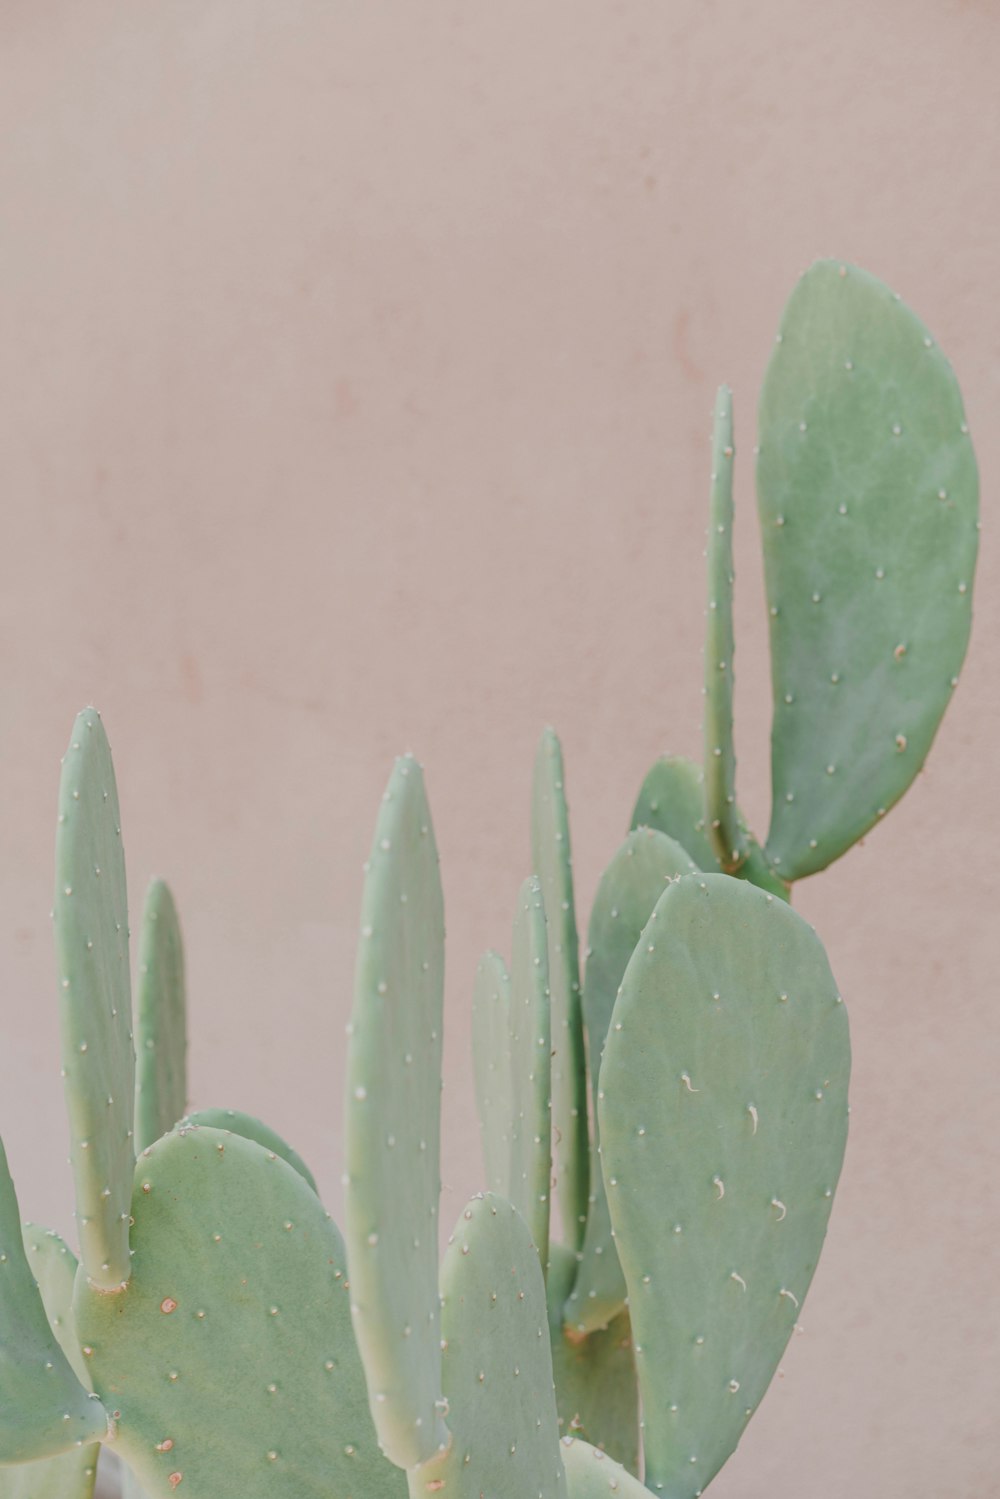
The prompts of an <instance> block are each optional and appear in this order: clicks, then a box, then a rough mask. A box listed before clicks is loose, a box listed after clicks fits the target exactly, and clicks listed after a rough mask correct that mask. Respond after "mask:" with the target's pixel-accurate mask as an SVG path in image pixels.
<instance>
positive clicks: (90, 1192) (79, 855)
mask: <svg viewBox="0 0 1000 1499" xmlns="http://www.w3.org/2000/svg"><path fill="white" fill-rule="evenodd" d="M53 920H54V926H55V942H56V959H57V963H58V971H59V1026H60V1035H61V1042H62V1065H63V1077H64V1087H65V1094H66V1107H67V1111H68V1113H69V1132H70V1163H71V1165H72V1168H73V1180H74V1184H75V1187H76V1215H77V1223H78V1227H79V1233H80V1252H81V1259H82V1261H83V1268H84V1271H85V1272H86V1274H87V1276H88V1277H89V1278H90V1280H92V1281H93V1283H94V1284H95V1285H96V1286H99V1287H100V1288H102V1289H103V1290H108V1291H110V1290H115V1289H117V1288H118V1287H119V1286H121V1285H122V1284H124V1282H125V1281H126V1280H127V1279H128V1274H129V1256H128V1209H129V1199H130V1197H131V1193H132V1169H133V1164H134V1160H135V1154H134V1148H133V1138H132V1128H133V1126H132V1120H133V1109H134V1101H135V1100H134V1094H135V1056H134V1053H133V1050H132V991H131V985H130V981H129V956H128V903H127V899H126V893H125V857H124V853H123V850H122V838H121V824H120V821H119V813H118V792H117V789H116V787H115V773H114V768H113V766H112V764H111V750H110V747H109V745H108V740H107V736H106V734H105V732H104V727H103V725H102V723H101V720H100V717H99V715H98V713H97V712H96V710H95V709H93V708H87V709H85V710H84V712H83V713H81V714H80V715H79V717H78V718H77V720H76V723H75V725H74V727H73V737H72V739H71V740H70V745H69V749H68V750H67V751H66V755H65V757H64V759H63V769H62V778H61V781H60V786H59V826H58V830H57V833H56V889H55V903H54V907H53Z"/></svg>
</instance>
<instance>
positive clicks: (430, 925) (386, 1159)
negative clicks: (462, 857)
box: [345, 755, 447, 1468]
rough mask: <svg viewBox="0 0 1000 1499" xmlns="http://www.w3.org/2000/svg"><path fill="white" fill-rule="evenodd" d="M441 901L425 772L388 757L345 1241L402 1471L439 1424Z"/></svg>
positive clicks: (363, 985)
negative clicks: (391, 764)
mask: <svg viewBox="0 0 1000 1499" xmlns="http://www.w3.org/2000/svg"><path fill="white" fill-rule="evenodd" d="M443 1003H444V902H443V898H442V894H441V879H440V875H439V873H438V856H437V848H436V846H435V843H434V833H433V830H432V827H431V814H430V809H429V807H428V805H427V798H426V796H425V794H424V782H423V775H422V773H421V770H420V766H419V765H418V764H417V762H416V760H414V759H413V758H412V756H409V755H408V756H406V757H404V758H403V759H401V760H397V762H396V767H395V769H394V771H393V773H392V776H391V778H390V780H389V785H388V788H387V790H386V793H385V796H384V798H383V801H382V807H381V809H380V811H379V816H378V821H377V824H376V829H375V841H374V844H373V846H372V853H371V860H370V862H369V864H368V867H367V874H366V877H365V889H364V898H363V901H362V915H361V943H360V947H359V950H358V964H357V975H356V981H355V991H354V1012H353V1015H352V1019H351V1038H350V1045H349V1047H348V1063H347V1118H346V1127H345V1136H346V1155H347V1177H346V1205H347V1220H346V1239H347V1251H348V1259H349V1262H350V1271H351V1308H352V1311H353V1313H354V1330H355V1333H356V1335H357V1339H358V1347H359V1348H360V1350H361V1357H362V1360H363V1362H364V1366H365V1374H366V1377H367V1380H368V1388H369V1391H370V1395H371V1401H372V1414H373V1416H374V1418H375V1425H376V1427H377V1429H378V1434H379V1440H380V1442H381V1443H382V1446H383V1447H384V1448H385V1451H386V1453H387V1454H388V1456H389V1457H390V1458H391V1459H392V1461H393V1462H394V1463H397V1464H398V1465H399V1466H400V1467H401V1468H413V1467H416V1466H417V1465H418V1464H419V1463H422V1462H425V1461H426V1460H427V1459H428V1458H429V1457H431V1456H432V1455H433V1454H434V1453H435V1452H437V1450H438V1448H439V1447H440V1446H441V1444H442V1443H443V1442H445V1441H446V1440H447V1433H446V1431H445V1427H444V1424H443V1422H442V1420H441V1416H440V1412H439V1405H440V1400H441V1346H440V1338H441V1334H440V1330H439V1324H440V1310H439V1305H438V1281H437V1269H438V1263H437V1261H438V1244H437V1241H438V1221H437V1213H438V1201H439V1198H440V1191H441V1177H440V1145H441V1023H442V1008H443Z"/></svg>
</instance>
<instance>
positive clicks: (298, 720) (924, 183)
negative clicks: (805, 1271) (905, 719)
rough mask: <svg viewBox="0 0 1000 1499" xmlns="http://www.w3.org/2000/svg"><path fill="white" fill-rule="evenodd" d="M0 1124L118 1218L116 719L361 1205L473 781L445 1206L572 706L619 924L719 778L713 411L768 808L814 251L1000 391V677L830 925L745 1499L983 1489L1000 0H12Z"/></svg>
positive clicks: (283, 1077) (987, 1422) (198, 1008)
mask: <svg viewBox="0 0 1000 1499" xmlns="http://www.w3.org/2000/svg"><path fill="white" fill-rule="evenodd" d="M0 35H2V43H0V215H2V219H3V229H2V245H3V249H2V256H3V267H4V269H3V275H2V280H0V301H2V310H0V326H2V329H3V333H2V338H0V381H2V387H3V388H2V395H0V432H2V438H0V442H2V448H0V452H2V468H3V477H4V492H5V495H6V509H5V516H6V525H5V530H4V545H3V586H2V588H0V650H2V662H3V678H2V680H3V687H2V690H0V755H2V761H0V763H2V772H3V774H2V796H0V838H2V844H3V848H4V860H3V866H2V876H0V878H2V881H3V886H2V910H3V912H4V920H3V932H2V936H3V941H2V945H0V963H2V965H3V994H4V999H3V1020H2V1026H3V1030H2V1034H3V1036H4V1044H3V1047H2V1049H0V1105H2V1120H0V1125H2V1129H3V1132H4V1136H5V1139H6V1141H7V1145H8V1150H9V1154H10V1158H11V1164H12V1168H13V1170H14V1172H15V1175H16V1179H17V1181H18V1183H19V1187H20V1192H21V1198H22V1206H23V1209H24V1211H25V1213H26V1214H28V1215H30V1216H32V1217H35V1218H38V1219H40V1220H42V1221H45V1222H49V1223H51V1224H53V1225H54V1226H57V1227H59V1228H61V1229H63V1230H64V1231H68V1230H69V1229H70V1224H71V1218H70V1208H71V1204H70V1193H71V1188H70V1182H69V1174H68V1170H67V1168H66V1166H65V1156H66V1143H65V1127H64V1120H63V1112H62V1100H61V1096H60V1085H59V1078H58V1061H57V1049H56V1037H55V1019H54V1011H55V1006H54V1002H53V991H54V976H53V962H52V957H51V950H50V935H49V929H48V911H49V905H50V886H51V851H52V837H53V827H54V815H55V798H56V787H57V780H58V770H59V756H60V754H61V752H62V749H63V747H64V745H65V742H66V740H67V738H68V735H69V730H70V726H71V723H72V719H73V715H74V713H75V712H76V710H77V709H78V708H79V707H81V706H82V705H83V704H84V703H85V702H86V701H89V700H92V701H94V702H96V703H97V704H98V705H99V706H100V707H101V709H102V711H103V713H104V717H105V722H106V724H107V726H108V730H109V733H110V735H111V738H112V743H113V745H114V748H115V752H116V758H117V764H118V773H119V786H120V791H121V799H122V813H123V825H124V833H125V838H126V844H127V848H128V851H129V857H130V868H131V871H132V891H133V904H134V907H136V908H137V907H138V903H139V900H140V898H141V893H142V889H143V886H144V884H145V882H146V879H147V878H148V876H150V875H151V874H153V873H163V874H165V875H167V876H168V877H169V878H170V880H171V881H172V883H173V885H174V888H175V890H176V893H177V898H178V901H179V904H180V907H181V911H182V915H183V919H184V924H185V931H186V936H187V948H188V957H189V969H190V983H191V999H192V1016H191V1030H192V1042H193V1045H192V1088H193V1101H194V1102H196V1103H198V1104H206V1103H210V1102H217V1103H222V1104H232V1105H236V1106H242V1107H246V1108H249V1109H251V1110H253V1111H255V1112H258V1113H260V1114H262V1115H264V1116H266V1117H267V1118H268V1119H269V1120H270V1121H271V1122H272V1123H273V1124H274V1125H275V1126H276V1127H277V1128H279V1129H280V1130H281V1131H282V1132H283V1133H285V1134H286V1135H287V1136H289V1137H290V1138H291V1139H292V1140H293V1141H294V1142H295V1143H297V1144H298V1145H299V1146H300V1148H301V1149H302V1151H303V1153H304V1154H306V1155H307V1157H308V1158H309V1159H310V1161H311V1162H312V1164H313V1166H314V1168H315V1170H316V1172H317V1175H318V1176H319V1177H320V1179H321V1183H322V1185H323V1187H324V1189H325V1191H326V1192H327V1194H328V1197H329V1201H330V1203H331V1205H332V1206H336V1205H337V1204H338V1203H339V1191H340V1189H339V1186H338V1180H339V1172H340V1161H339V1156H340V1134H339V1129H340V1125H339V1120H340V1104H339V1097H340V1076H341V1067H342V1049H343V1043H342V1034H343V1024H344V1021H345V1019H346V1016H347V1010H348V1006H349V997H350V989H351V976H352V966H353V945H354V936H355V930H356V923H357V914H358V904H359V895H360V866H361V862H362V860H363V858H364V857H365V853H366V849H367V844H368V840H369V838H370V835H371V827H372V822H373V818H374V813H375V808H376V805H377V800H378V797H379V795H380V792H381V788H382V785H383V783H384V780H385V778H386V776H387V774H388V770H389V767H390V764H391V758H392V756H393V754H394V753H395V752H397V751H399V750H402V749H404V748H408V747H412V748H413V749H414V750H415V751H416V752H417V753H418V754H419V756H420V757H421V758H422V759H423V760H424V762H425V764H426V766H427V774H428V784H429V789H430V793H431V796H432V799H433V805H434V808H435V817H436V822H437V829H438V836H439V843H440V847H441V853H442V861H443V869H444V880H445V895H446V900H447V903H448V918H449V941H450V951H449V972H450V980H449V982H450V987H449V1007H450V1010H449V1031H448V1053H447V1062H448V1087H447V1091H446V1095H445V1130H446V1154H445V1164H444V1176H445V1182H446V1189H447V1196H446V1202H445V1205H444V1210H443V1212H444V1217H445V1219H446V1220H450V1219H451V1218H452V1217H454V1216H455V1214H456V1213H457V1211H458V1209H459V1207H460V1205H461V1203H462V1201H463V1200H464V1198H465V1197H466V1196H467V1195H468V1194H469V1193H470V1192H471V1191H473V1190H475V1189H476V1188H477V1187H478V1186H479V1184H480V1182H479V1164H478V1153H477V1148H476V1139H475V1129H474V1126H473V1123H472V1097H471V1086H470V1066H469V1062H468V1032H469V1023H468V1009H469V992H470V984H471V978H472V973H473V970H474V966H475V962H476V959H477V956H478V954H479V952H480V951H481V950H482V949H483V948H484V947H485V946H487V945H497V944H499V945H506V944H507V943H508V942H509V920H510V915H511V912H512V907H513V900H514V894H515V891H516V888H517V884H518V882H519V881H520V879H521V877H522V876H523V875H524V874H525V873H526V872H527V868H528V836H527V798H528V788H529V777H530V767H531V760H532V755H533V749H534V743H535V739H536V736H537V733H538V731H539V729H540V727H541V726H542V724H543V723H545V722H547V721H550V722H552V723H554V724H555V725H556V726H557V727H558V729H559V730H560V733H561V734H562V737H563V741H564V745H565V750H566V755H567V762H568V779H569V790H570V795H571V800H572V812H573V815H574V839H575V852H576V862H577V870H578V880H579V888H580V894H581V903H582V906H583V909H584V910H586V908H587V905H588V904H589V899H590V895H591V894H592V892H593V889H594V887H595V884H596V881H597V877H598V874H599V871H600V869H601V867H602V865H603V863H604V862H605V861H606V859H607V858H608V857H609V856H610V854H611V852H612V851H613V849H614V847H615V846H616V844H617V842H618V840H619V838H620V836H621V834H622V832H623V829H624V827H625V824H626V821H627V818H628V814H629V810H630V807H631V802H632V799H633V797H634V794H635V791H636V789H637V787H638V783H639V781H640V779H641V777H642V774H643V772H644V770H645V768H646V766H647V765H648V763H649V762H650V761H651V760H652V758H653V757H654V755H655V754H656V753H657V752H658V751H659V750H661V749H663V748H672V749H676V750H679V751H682V752H688V753H692V752H693V753H697V752H698V748H699V719H700V694H699V688H700V645H701V630H702V607H703V603H702V564H701V547H702V534H703V527H704V522H705V501H706V493H707V467H708V443H707V434H708V425H709V417H710V411H711V405H712V397H713V392H714V388H715V385H716V384H717V383H718V382H719V381H720V380H723V379H725V380H728V381H729V382H730V383H731V384H732V385H733V387H734V389H735V395H736V403H737V404H736V412H737V422H738V434H739V440H740V455H739V460H738V468H737V475H738V479H737V502H738V505H739V519H738V535H737V565H738V573H739V585H740V591H739V597H738V605H737V608H738V629H739V650H738V655H737V672H738V698H737V710H738V733H739V750H740V757H741V758H740V768H741V778H742V782H743V800H744V802H745V803H746V805H747V806H748V808H749V810H750V812H751V813H752V815H753V817H754V820H755V821H756V822H757V824H758V825H761V826H762V825H763V824H764V823H765V821H766V815H767V777H768V766H767V732H768V722H769V689H768V686H767V661H766V648H765V634H766V632H765V621H764V613H763V608H762V602H761V598H762V595H761V580H760V567H759V563H758V558H757V538H756V534H755V519H754V516H753V490H752V472H751V462H750V449H751V447H752V443H753V431H752V413H753V411H754V407H755V403H756V398H757V392H758V388H759V384H760V379H761V375H762V371H763V366H764V362H765V360H766V358H767V355H768V351H769V345H770V341H771V339H772V337H773V334H774V330H775V327H776V323H777V318H778V314H779V311H780V308H781V306H782V303H783V301H784V299H785V297H786V295H787V293H788V292H789V290H790V288H791V285H792V283H793V280H794V278H795V276H796V275H797V274H798V272H799V271H801V270H802V269H804V268H805V266H806V265H808V264H809V262H810V261H811V260H813V259H814V258H815V257H816V256H817V255H820V254H835V255H838V256H841V257H844V258H846V259H850V260H853V261H856V262H858V263H860V264H862V265H865V266H866V267H867V268H869V269H870V270H872V271H874V272H875V273H876V274H878V275H881V276H883V277H884V278H886V279H888V280H890V281H891V282H892V283H893V285H894V286H895V287H896V288H897V289H898V290H899V291H900V292H901V293H902V295H903V296H904V298H905V299H906V300H907V301H909V302H910V303H911V304H912V305H914V306H915V307H916V308H917V309H918V310H919V311H920V313H921V315H922V316H923V317H924V318H925V319H926V321H927V322H928V323H929V324H930V326H931V328H932V329H933V330H934V332H935V334H936V336H937V337H938V338H939V339H940V341H941V342H942V344H943V345H944V347H945V349H946V351H947V352H948V353H949V355H950V357H951V358H952V360H953V362H954V364H955V366H956V369H957V371H958V374H959V377H960V379H961V380H962V383H963V386H964V390H965V394H966V399H967V407H968V413H969V420H970V424H971V427H972V432H973V437H974V439H975V441H976V445H977V450H978V453H979V458H980V465H981V469H982V475H983V481H984V485H983V489H984V516H985V527H984V537H983V540H984V556H983V558H982V564H981V570H980V574H979V579H978V596H977V605H976V619H977V624H976V632H975V636H974V643H973V650H972V653H971V656H970V660H969V664H968V668H967V672H966V674H965V677H964V679H963V683H962V687H961V689H960V691H959V694H958V696H957V698H956V701H955V703H954V707H953V710H952V712H951V714H950V716H949V718H948V720H947V722H946V725H945V727H944V729H943V730H942V732H941V735H940V736H939V739H938V742H937V744H936V747H935V750H934V752H933V755H932V757H931V760H930V763H929V766H928V769H927V771H926V773H925V775H924V776H923V777H922V778H921V780H920V781H919V783H918V785H917V786H916V788H915V789H914V790H913V791H912V793H911V794H910V796H909V797H908V799H907V801H906V802H905V803H904V804H903V805H902V806H901V807H900V808H899V809H898V810H897V811H896V812H895V813H894V814H893V816H892V817H891V819H890V820H889V821H888V822H887V823H886V824H885V825H884V826H883V827H881V828H880V829H879V830H878V832H877V834H875V835H873V836H872V838H871V840H870V843H869V844H868V845H866V846H865V847H864V848H862V849H860V850H858V851H856V852H854V853H853V854H851V855H850V856H849V857H848V858H846V859H845V860H844V861H843V862H842V863H841V864H840V865H838V866H837V867H836V868H835V869H834V870H832V871H831V872H830V873H828V874H827V875H825V876H821V877H819V878H817V879H816V880H814V881H811V882H809V884H808V886H807V887H806V888H803V889H802V891H801V894H800V896H799V897H798V898H797V904H798V906H799V909H800V910H801V911H802V912H803V913H804V914H806V915H807V916H808V917H809V918H810V919H811V920H814V921H816V923H817V924H818V926H819V928H820V930H821V932H822V935H823V937H824V940H825V942H826V945H827V948H828V950H829V952H830V955H831V959H832V962H833V965H834V969H835V971H836V973H837V975H838V978H839V979H840V983H841V986H842V989H843V992H844V994H845V996H846V998H847V999H848V1002H849V1006H850V1010H851V1017H852V1022H853V1032H854V1046H855V1056H856V1070H855V1081H854V1093H853V1103H854V1113H853V1126H854V1129H853V1137H852V1142H851V1146H850V1150H849V1155H848V1162H847V1167H846V1173H845V1177H844V1181H843V1186H842V1191H841V1194H840V1197H839V1200H838V1206H837V1209H836V1211H835V1214H834V1218H833V1224H832V1228H831V1233H830V1238H829V1241H828V1249H827V1253H826V1255H825V1258H824V1261H823V1264H822V1266H821V1269H820V1272H819V1274H818V1277H817V1280H816V1283H815V1286H814V1289H813V1292H812V1295H811V1296H810V1299H809V1302H808V1304H807V1306H806V1308H805V1311H804V1316H803V1322H804V1325H805V1327H806V1329H807V1331H806V1334H805V1336H803V1337H801V1338H797V1339H795V1340H794V1344H793V1347H792V1348H791V1349H790V1350H789V1354H788V1356H787V1359H786V1361H785V1374H784V1377H783V1378H782V1379H779V1380H778V1381H777V1382H776V1384H775V1386H774V1389H773V1391H772V1393H771V1394H770V1395H769V1397H768V1399H767V1401H766V1402H765V1404H764V1407H763V1408H762V1410H761V1412H760V1414H759V1415H758V1416H757V1418H756V1419H755V1420H754V1421H753V1423H752V1424H751V1426H750V1428H749V1430H748V1433H747V1436H746V1438H745V1441H744V1443H743V1446H742V1448H741V1451H740V1453H739V1454H738V1456H737V1457H736V1458H735V1459H734V1460H733V1461H732V1463H731V1464H730V1466H729V1467H728V1468H727V1469H726V1470H725V1472H724V1473H723V1475H722V1476H721V1477H720V1478H719V1479H718V1481H717V1483H716V1485H715V1486H714V1488H713V1489H712V1493H713V1495H717V1496H718V1499H764V1496H767V1499H801V1496H802V1495H809V1496H810V1499H843V1496H844V1495H845V1494H853V1495H865V1496H867V1495H872V1496H875V1495H878V1496H879V1499H904V1496H905V1499H918V1496H922V1495H935V1496H941V1495H947V1496H948V1499H983V1496H984V1495H986V1494H987V1493H988V1492H991V1491H992V1486H993V1485H994V1483H995V1478H994V1475H995V1457H996V1454H995V1438H994V1433H995V1426H996V1419H995V1408H996V1392H997V1377H998V1374H1000V1368H998V1358H997V1346H998V1339H997V1333H998V1331H1000V1329H998V1327H997V1315H996V1313H997V1306H998V1299H997V1296H996V1293H995V1284H994V1282H995V1273H994V1272H995V1269H996V1258H995V1238H996V1232H997V1226H998V1225H997V1210H996V1206H995V1202H994V1200H993V1196H994V1194H993V1191H992V1184H993V1181H994V1179H995V1175H996V1145H995V1141H996V1137H997V1130H998V1125H1000V1120H998V1117H997V1104H996V1091H997V1090H996V1072H997V1062H998V1047H997V1035H998V1029H997V1021H996V1005H997V984H996V971H997V962H996V960H997V939H996V936H995V931H993V930H990V928H989V923H990V921H991V919H992V918H993V917H994V914H995V911H996V909H997V888H996V876H995V868H996V845H997V834H998V828H997V820H996V810H995V809H996V794H995V788H994V787H993V786H992V785H991V784H988V777H989V771H990V769H991V768H992V766H994V765H995V764H996V758H997V757H996V748H995V746H996V743H997V736H998V729H1000V725H998V722H997V718H998V710H997V702H998V692H997V685H998V684H997V675H996V655H995V653H994V652H993V651H992V650H991V649H990V646H989V641H990V639H991V638H995V636H996V634H997V625H998V621H997V606H996V576H997V550H996V542H995V532H996V527H995V526H994V524H993V522H992V517H993V513H994V494H995V476H996V472H997V461H998V456H1000V455H998V442H1000V438H998V430H1000V429H998V424H997V419H996V413H997V410H998V409H1000V357H998V350H1000V331H998V330H1000V322H998V314H997V295H996V291H997V244H998V238H1000V215H998V208H997V199H996V183H997V175H998V170H1000V112H998V106H997V91H996V77H997V58H998V48H1000V12H998V11H997V8H996V6H995V5H994V4H992V3H989V0H964V3H963V0H909V3H906V4H903V3H901V0H884V3H883V4H882V5H873V4H871V3H865V4H860V3H857V0H844V3H842V4H841V5H839V6H837V7H835V8H831V7H820V6H818V5H815V4H798V5H795V4H792V3H787V0H785V3H782V0H757V3H756V4H754V5H736V4H724V3H721V0H656V3H654V0H617V3H612V0H606V3H603V4H602V3H597V0H575V3H570V0H548V3H545V0H542V3H539V0H503V3H502V4H493V5H487V4H475V3H464V4H463V3H459V0H429V3H423V4H420V3H416V4H402V3H398V4H391V3H388V0H365V3H361V0H355V3H348V0H327V3H320V0H278V3H266V0H172V3H170V4H152V3H150V0H131V3H127V4H126V3H112V0H89V3H88V4H87V5H79V4H72V3H69V0H43V3H40V0H6V4H5V6H4V15H3V18H2V21H0Z"/></svg>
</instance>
